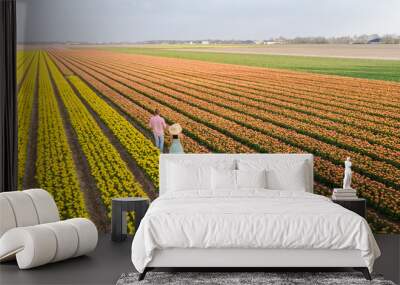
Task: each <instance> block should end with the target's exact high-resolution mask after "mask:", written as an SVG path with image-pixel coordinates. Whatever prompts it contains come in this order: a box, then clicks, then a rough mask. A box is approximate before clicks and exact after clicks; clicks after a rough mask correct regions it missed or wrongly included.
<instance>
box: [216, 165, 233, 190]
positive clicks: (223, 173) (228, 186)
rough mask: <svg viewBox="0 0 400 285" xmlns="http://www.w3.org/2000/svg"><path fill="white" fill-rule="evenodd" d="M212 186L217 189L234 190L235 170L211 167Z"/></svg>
mask: <svg viewBox="0 0 400 285" xmlns="http://www.w3.org/2000/svg"><path fill="white" fill-rule="evenodd" d="M212 188H213V189H214V190H216V191H218V190H230V191H232V190H236V170H232V169H216V168H212Z"/></svg>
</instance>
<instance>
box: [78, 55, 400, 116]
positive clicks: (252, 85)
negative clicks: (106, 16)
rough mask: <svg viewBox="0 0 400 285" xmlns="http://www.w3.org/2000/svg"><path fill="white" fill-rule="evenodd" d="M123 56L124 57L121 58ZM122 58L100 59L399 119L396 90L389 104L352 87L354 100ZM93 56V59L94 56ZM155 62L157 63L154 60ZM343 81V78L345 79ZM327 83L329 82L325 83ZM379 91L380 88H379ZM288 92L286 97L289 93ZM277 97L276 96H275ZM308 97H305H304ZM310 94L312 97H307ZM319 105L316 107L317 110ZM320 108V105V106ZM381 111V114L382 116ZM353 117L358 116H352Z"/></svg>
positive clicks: (282, 83)
mask: <svg viewBox="0 0 400 285" xmlns="http://www.w3.org/2000/svg"><path fill="white" fill-rule="evenodd" d="M84 56H85V57H87V56H91V54H90V53H86V54H84ZM122 56H124V55H122ZM122 56H121V55H118V56H116V55H114V56H112V55H110V54H106V55H104V57H103V56H102V57H100V58H113V59H114V60H113V61H114V62H119V63H123V62H129V63H130V64H134V65H136V66H137V65H140V66H141V67H146V68H152V69H153V70H157V71H159V70H165V71H168V72H169V73H177V74H179V75H180V76H182V75H189V76H191V77H196V78H203V79H205V80H208V81H210V82H213V84H215V85H221V84H225V86H226V87H228V88H233V89H236V90H240V89H242V88H243V87H244V88H246V91H247V92H253V93H256V94H257V92H258V93H259V94H261V95H265V93H266V92H267V93H271V92H273V90H276V91H278V92H281V91H282V90H283V91H286V93H285V95H286V96H289V97H294V98H296V97H300V98H302V99H308V100H309V101H311V102H312V103H314V104H315V103H321V104H326V105H327V106H332V107H334V108H335V110H336V109H338V108H344V109H349V110H358V109H359V110H360V111H363V112H366V111H367V112H369V113H371V115H374V116H378V117H383V116H382V115H383V114H384V115H385V116H389V117H394V118H399V114H398V111H399V108H400V107H399V105H398V104H399V103H400V102H398V101H393V100H395V99H396V96H393V94H399V92H397V93H396V91H393V92H392V93H391V94H390V95H391V96H390V97H389V98H388V101H385V99H384V98H382V97H378V98H377V99H376V100H373V101H371V100H370V97H369V96H366V94H364V93H361V92H362V91H361V90H360V89H361V88H357V89H355V88H353V89H354V92H357V94H359V95H360V96H359V97H357V98H356V99H354V98H352V97H351V96H349V95H348V94H345V95H343V96H341V95H340V93H339V92H337V91H336V90H335V91H334V92H332V90H333V89H332V88H329V89H328V91H329V92H328V91H326V92H321V91H320V89H321V85H322V86H324V84H325V83H326V81H324V82H321V84H319V85H317V86H315V87H307V85H304V84H301V85H296V84H295V82H293V81H290V82H287V81H285V80H282V78H281V77H277V78H275V77H274V78H267V79H263V80H261V79H254V78H248V77H246V76H241V77H230V76H229V71H228V70H227V71H226V72H224V73H223V74H221V75H219V74H213V72H212V71H210V70H208V69H204V68H203V69H200V70H199V69H195V68H193V66H192V65H191V66H190V68H191V69H184V68H183V67H182V65H183V64H182V62H176V63H175V64H169V65H167V66H164V65H161V66H158V65H154V64H153V62H151V65H150V64H146V63H144V64H143V63H141V62H140V60H139V61H138V60H137V58H136V57H132V56H130V57H127V55H125V57H122ZM94 57H96V56H95V55H94ZM154 62H156V61H154ZM210 74H212V77H211V78H210ZM309 76H310V77H311V78H312V76H313V75H312V74H309ZM344 80H346V79H344ZM327 82H329V80H327ZM378 88H379V87H378ZM346 90H347V92H348V91H349V88H347V89H346ZM288 93H289V94H288ZM278 94H279V93H278ZM306 95H308V96H306ZM310 95H311V97H310ZM373 95H374V94H371V96H373ZM320 106H321V105H319V107H320ZM322 106H323V105H322ZM382 112H383V114H382ZM354 115H355V116H356V115H357V114H354Z"/></svg>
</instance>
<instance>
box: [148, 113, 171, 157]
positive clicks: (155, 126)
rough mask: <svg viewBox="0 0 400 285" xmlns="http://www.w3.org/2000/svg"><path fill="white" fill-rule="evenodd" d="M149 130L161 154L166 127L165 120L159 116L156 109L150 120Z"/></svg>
mask: <svg viewBox="0 0 400 285" xmlns="http://www.w3.org/2000/svg"><path fill="white" fill-rule="evenodd" d="M149 124H150V128H151V129H152V130H153V134H154V140H155V143H156V147H158V148H159V149H160V152H161V153H162V152H163V150H164V129H165V128H166V127H167V124H166V123H165V120H164V118H163V117H161V116H160V110H158V109H156V110H155V111H154V115H153V116H152V117H151V118H150V123H149Z"/></svg>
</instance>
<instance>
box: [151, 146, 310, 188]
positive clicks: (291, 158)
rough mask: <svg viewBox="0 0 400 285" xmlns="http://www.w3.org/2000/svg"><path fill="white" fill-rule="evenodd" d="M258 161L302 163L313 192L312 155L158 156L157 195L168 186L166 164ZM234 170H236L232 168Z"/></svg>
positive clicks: (215, 163)
mask: <svg viewBox="0 0 400 285" xmlns="http://www.w3.org/2000/svg"><path fill="white" fill-rule="evenodd" d="M248 160H258V161H260V160H261V161H265V163H266V165H268V164H271V165H273V164H279V163H286V162H287V163H292V162H296V163H297V162H304V163H305V165H306V166H307V167H306V168H305V176H306V177H305V179H306V181H307V187H306V191H307V192H311V193H312V192H313V187H314V174H313V163H314V162H313V155H312V154H286V153H285V154H280V153H277V154H261V153H260V154H244V153H243V154H215V153H206V154H161V155H160V165H159V169H160V187H159V194H160V195H162V194H164V193H165V192H166V191H167V185H168V164H169V163H180V164H184V165H187V166H188V167H190V165H202V166H204V165H207V164H209V165H210V166H213V165H217V164H219V165H220V164H221V163H222V164H225V165H233V166H234V167H237V165H238V161H248ZM234 169H236V168H234Z"/></svg>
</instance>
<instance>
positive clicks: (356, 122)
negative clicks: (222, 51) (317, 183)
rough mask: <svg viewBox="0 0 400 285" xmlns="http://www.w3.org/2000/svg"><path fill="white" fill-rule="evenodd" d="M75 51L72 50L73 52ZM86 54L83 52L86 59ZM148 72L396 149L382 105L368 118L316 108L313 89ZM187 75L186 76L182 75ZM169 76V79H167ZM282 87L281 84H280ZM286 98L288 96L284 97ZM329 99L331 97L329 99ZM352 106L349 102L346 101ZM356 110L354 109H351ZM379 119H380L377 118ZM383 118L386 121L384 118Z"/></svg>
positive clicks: (398, 139) (393, 123)
mask: <svg viewBox="0 0 400 285" xmlns="http://www.w3.org/2000/svg"><path fill="white" fill-rule="evenodd" d="M74 54H75V53H74ZM88 57H89V56H85V57H84V58H85V59H87V58H88ZM90 58H92V59H93V60H95V61H96V62H104V61H105V60H106V59H105V58H106V57H105V56H104V57H103V58H97V59H96V58H95V57H93V56H90ZM113 63H114V64H118V65H119V66H120V67H122V66H123V67H127V66H128V68H129V67H130V68H133V67H132V65H133V66H140V68H139V69H140V71H141V73H142V72H146V71H149V68H148V66H145V67H143V66H141V65H137V64H136V63H134V62H132V63H131V62H129V64H128V63H125V64H124V61H121V62H118V61H117V60H114V57H112V58H108V59H107V64H113ZM174 70H179V68H177V67H176V68H175V69H174ZM151 73H152V74H154V73H155V74H159V75H162V77H163V79H165V80H179V84H181V85H182V84H183V85H185V86H190V88H192V89H193V88H199V89H203V90H204V91H207V93H212V94H215V93H217V94H218V93H222V94H233V95H236V96H239V97H240V99H241V100H242V101H243V100H248V101H249V100H250V102H252V103H253V104H258V105H260V104H261V103H264V104H267V105H268V109H269V110H271V108H274V107H275V109H274V112H278V111H277V110H279V112H280V113H282V114H284V115H286V116H290V115H291V116H292V117H296V118H297V119H299V120H303V121H307V120H308V121H310V120H311V121H313V122H314V124H320V125H321V126H323V127H327V128H330V129H334V130H335V131H336V132H342V133H343V134H345V135H348V134H349V135H352V134H354V136H353V137H356V138H362V139H365V140H368V141H369V142H371V143H374V142H376V143H378V144H380V145H384V146H386V147H388V148H393V146H397V148H396V147H394V149H395V150H396V149H397V150H400V134H398V133H399V132H398V131H397V129H398V127H400V121H399V120H396V119H391V120H389V119H387V118H385V117H382V116H384V115H385V114H384V111H383V110H382V108H380V109H379V111H377V112H378V116H370V115H367V117H368V116H369V117H371V118H372V119H371V118H370V121H368V120H367V118H366V116H365V115H363V114H365V113H366V112H368V110H370V109H371V108H368V109H367V110H366V108H363V109H361V110H352V109H354V108H353V107H351V108H352V109H350V110H349V109H347V110H346V109H344V110H340V108H339V107H338V106H337V104H336V102H335V103H334V104H332V105H331V106H327V107H326V108H320V106H324V105H327V103H326V102H323V104H319V106H316V105H315V104H314V103H305V102H307V101H308V102H313V101H315V94H316V93H315V92H313V93H312V94H311V95H310V94H309V95H301V96H300V97H299V98H296V99H295V100H291V99H290V97H291V96H292V95H293V91H292V90H291V89H289V91H288V92H283V91H279V92H271V90H270V89H268V90H265V91H262V92H261V91H260V92H259V94H255V93H254V92H252V91H251V90H252V88H251V84H248V85H249V86H248V87H247V88H241V89H240V90H235V88H236V87H237V86H238V82H237V81H229V82H230V83H229V84H224V86H220V85H216V84H217V83H216V81H215V80H216V79H215V78H214V76H213V77H212V79H210V76H209V75H208V79H203V78H199V77H197V76H189V75H190V74H189V75H188V74H184V75H182V74H178V75H171V74H175V73H177V72H176V71H173V72H172V71H171V72H170V71H168V72H166V71H162V70H161V71H160V69H157V70H156V69H153V70H151ZM186 75H187V76H186ZM171 77H172V79H171ZM281 87H282V86H281ZM288 98H289V99H288ZM329 100H330V101H332V97H331V98H330V99H329ZM349 106H352V105H349ZM354 111H357V112H354ZM398 113H399V112H398V110H396V112H395V114H396V115H397V116H400V115H398ZM360 114H361V115H360ZM385 116H386V115H385ZM382 120H383V122H381V121H382ZM384 121H386V122H384Z"/></svg>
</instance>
